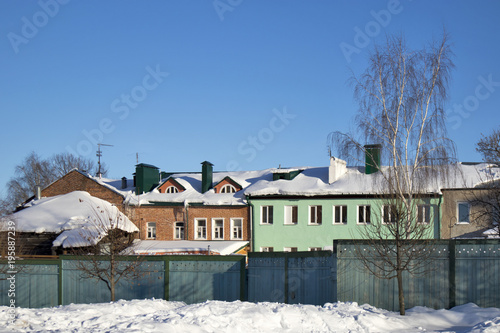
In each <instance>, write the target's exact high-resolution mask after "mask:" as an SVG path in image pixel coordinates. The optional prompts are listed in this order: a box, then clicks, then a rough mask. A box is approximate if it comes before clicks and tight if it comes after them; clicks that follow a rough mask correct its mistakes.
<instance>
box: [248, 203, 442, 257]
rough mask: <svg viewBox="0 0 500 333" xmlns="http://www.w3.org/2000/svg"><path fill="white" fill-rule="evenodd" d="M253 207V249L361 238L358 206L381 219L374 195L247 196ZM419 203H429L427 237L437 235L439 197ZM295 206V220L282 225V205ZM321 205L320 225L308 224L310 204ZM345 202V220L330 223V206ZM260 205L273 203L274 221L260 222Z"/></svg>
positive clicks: (301, 247)
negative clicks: (268, 222)
mask: <svg viewBox="0 0 500 333" xmlns="http://www.w3.org/2000/svg"><path fill="white" fill-rule="evenodd" d="M250 204H251V208H252V214H253V218H252V229H253V230H252V236H253V246H254V247H253V251H261V247H273V248H274V251H283V250H284V248H285V247H297V250H298V251H308V250H309V249H310V248H311V247H321V248H324V247H325V246H329V247H331V246H332V245H333V240H335V239H361V238H362V235H361V234H360V229H361V228H366V227H367V226H366V225H363V224H358V223H357V209H358V205H371V220H372V223H375V222H376V221H377V220H380V215H381V214H380V212H381V205H383V202H382V200H380V199H373V198H342V199H317V198H310V199H300V200H294V199H279V198H277V199H273V198H269V199H267V198H266V199H260V198H259V199H250ZM422 204H430V207H431V219H432V221H431V224H432V225H431V227H430V228H429V238H436V239H438V238H439V219H440V217H439V215H440V214H439V199H438V198H430V199H425V202H422ZM294 205H296V206H298V223H297V224H295V225H287V224H285V223H284V222H285V206H294ZM310 205H321V206H322V224H321V225H309V224H308V222H309V206H310ZM334 205H347V223H346V224H334V223H333V206H334ZM262 206H273V224H271V225H269V224H261V212H262V209H261V207H262Z"/></svg>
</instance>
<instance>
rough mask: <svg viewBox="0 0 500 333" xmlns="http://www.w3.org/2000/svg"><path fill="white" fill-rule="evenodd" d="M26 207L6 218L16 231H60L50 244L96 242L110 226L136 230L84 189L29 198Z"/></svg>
mask: <svg viewBox="0 0 500 333" xmlns="http://www.w3.org/2000/svg"><path fill="white" fill-rule="evenodd" d="M25 207H26V208H25V209H23V210H20V211H18V212H16V213H14V214H12V215H10V216H8V217H7V221H14V222H15V223H16V231H18V232H35V233H54V234H59V233H60V234H59V236H58V237H57V238H56V239H55V240H54V242H53V246H62V247H64V248H67V247H81V246H90V245H95V244H97V243H98V242H99V241H100V240H101V239H102V238H104V237H105V236H106V235H107V230H109V229H110V228H113V227H116V228H118V229H121V230H124V231H126V232H130V233H132V232H137V231H139V229H138V228H137V227H136V226H135V225H134V224H133V223H132V222H131V221H130V220H129V219H128V218H127V217H126V216H125V215H124V214H123V213H121V212H120V211H119V210H118V208H116V207H115V206H113V205H111V204H110V203H109V202H107V201H105V200H101V199H99V198H96V197H93V196H91V195H90V194H89V193H87V192H83V191H74V192H71V193H68V194H63V195H58V196H54V197H48V198H42V199H39V200H32V201H30V202H29V203H28V204H26V205H25Z"/></svg>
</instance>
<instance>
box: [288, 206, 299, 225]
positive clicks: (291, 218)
mask: <svg viewBox="0 0 500 333" xmlns="http://www.w3.org/2000/svg"><path fill="white" fill-rule="evenodd" d="M298 211H299V206H285V224H297V222H298Z"/></svg>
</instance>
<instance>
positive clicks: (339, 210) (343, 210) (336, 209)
mask: <svg viewBox="0 0 500 333" xmlns="http://www.w3.org/2000/svg"><path fill="white" fill-rule="evenodd" d="M333 223H343V224H346V223H347V206H333Z"/></svg>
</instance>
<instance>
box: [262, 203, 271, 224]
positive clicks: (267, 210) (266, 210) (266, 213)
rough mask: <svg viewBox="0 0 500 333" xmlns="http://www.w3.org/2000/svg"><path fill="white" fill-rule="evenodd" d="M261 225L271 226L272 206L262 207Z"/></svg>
mask: <svg viewBox="0 0 500 333" xmlns="http://www.w3.org/2000/svg"><path fill="white" fill-rule="evenodd" d="M260 223H261V224H273V206H262V210H261V219H260Z"/></svg>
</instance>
